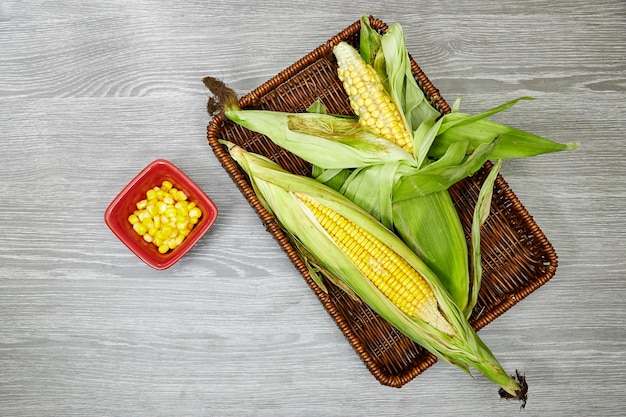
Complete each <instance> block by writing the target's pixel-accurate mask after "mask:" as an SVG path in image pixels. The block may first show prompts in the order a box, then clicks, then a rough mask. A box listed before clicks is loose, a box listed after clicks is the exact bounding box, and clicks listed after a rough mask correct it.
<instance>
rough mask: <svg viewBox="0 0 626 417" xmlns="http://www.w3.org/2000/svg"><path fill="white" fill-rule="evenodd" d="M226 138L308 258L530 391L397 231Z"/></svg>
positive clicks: (460, 358)
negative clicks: (504, 366)
mask: <svg viewBox="0 0 626 417" xmlns="http://www.w3.org/2000/svg"><path fill="white" fill-rule="evenodd" d="M223 143H224V144H225V145H226V146H227V148H228V150H229V152H230V155H231V156H232V157H233V159H235V161H237V162H238V163H239V165H240V166H241V167H242V169H243V170H244V171H245V172H246V173H247V174H248V177H249V179H250V182H251V184H252V187H253V189H254V190H255V193H256V195H257V196H258V198H259V200H260V201H261V203H262V204H263V205H264V207H265V208H266V209H267V210H268V211H269V212H270V213H272V214H273V215H274V216H275V218H276V220H277V221H278V223H279V224H280V225H281V227H282V228H283V229H284V230H285V232H286V233H287V235H288V236H290V237H291V238H292V240H293V241H294V242H297V244H296V245H295V247H304V248H305V249H306V250H302V251H301V253H302V256H303V257H304V258H306V259H307V260H308V262H309V264H313V265H318V266H319V270H322V271H325V273H326V274H327V275H326V276H327V278H329V279H331V280H332V281H333V282H336V283H338V285H340V287H341V288H345V289H347V290H348V291H350V292H351V293H352V294H353V295H355V296H356V297H358V298H359V299H361V300H362V301H363V302H365V303H366V304H367V305H368V306H370V307H371V308H372V309H373V310H374V311H375V312H376V313H378V314H379V315H380V316H381V317H382V318H383V319H385V320H387V321H388V322H389V323H390V324H392V325H393V326H395V327H396V328H397V329H398V330H400V331H401V332H403V333H404V334H405V335H406V336H407V337H409V338H411V339H412V340H414V341H415V342H417V343H418V344H420V345H421V346H423V347H424V348H426V349H427V350H429V351H430V352H432V353H433V354H435V355H436V356H437V357H439V358H441V359H443V360H445V361H447V362H449V363H451V364H454V365H456V366H458V367H460V368H461V369H463V370H465V371H466V372H468V373H469V371H470V367H473V368H475V369H477V370H478V371H480V372H481V373H483V374H484V375H485V376H486V377H487V378H489V379H490V380H492V381H493V382H494V383H496V384H498V385H499V386H500V387H501V389H503V390H504V391H506V392H507V393H508V395H510V396H513V397H518V398H520V399H523V398H525V395H526V387H525V386H524V385H520V384H518V383H517V382H516V381H515V379H514V378H513V377H510V376H509V375H507V373H506V372H505V371H504V370H503V369H502V367H501V365H500V364H499V363H498V361H497V359H496V358H495V357H494V356H493V354H492V352H491V351H490V350H489V349H488V348H487V346H485V344H484V343H483V342H482V341H481V340H480V338H479V337H478V335H477V334H476V332H475V331H474V330H473V328H472V327H471V325H470V324H469V323H468V321H467V320H466V318H465V317H464V315H463V313H462V312H461V311H460V310H459V308H458V306H457V305H456V304H455V303H454V302H453V301H452V300H451V299H450V297H449V295H448V293H447V291H446V290H445V289H444V288H443V287H442V285H441V283H440V281H439V279H438V277H437V276H436V275H435V274H434V273H433V272H432V271H431V270H430V269H429V268H428V267H427V266H426V264H425V263H424V262H423V261H422V260H421V259H420V258H419V257H418V256H417V255H415V253H414V252H413V251H412V250H411V249H410V248H408V247H407V246H406V245H405V244H404V243H403V242H402V240H400V239H399V238H398V237H397V236H396V235H395V234H393V233H392V232H391V231H389V230H388V229H387V228H385V227H384V226H383V225H382V224H381V223H380V222H378V221H377V220H376V219H374V218H373V217H372V216H371V215H369V214H368V213H367V212H365V211H364V210H362V209H361V208H360V207H358V206H357V205H356V204H354V203H352V202H351V201H350V200H349V199H347V198H346V197H344V196H343V195H341V194H340V193H338V192H336V191H334V190H332V189H330V188H328V187H326V186H324V185H323V184H321V183H319V182H318V181H315V180H314V179H312V178H310V177H305V176H300V175H295V174H292V173H290V172H288V171H285V170H283V169H282V168H280V167H279V166H278V165H276V164H275V163H274V162H272V161H270V160H269V159H267V158H265V157H262V156H260V155H256V154H253V153H249V152H246V151H245V150H243V149H242V148H241V147H239V146H236V145H234V144H232V143H229V142H223ZM311 273H312V274H316V272H315V270H313V269H311ZM316 282H319V280H317V279H316Z"/></svg>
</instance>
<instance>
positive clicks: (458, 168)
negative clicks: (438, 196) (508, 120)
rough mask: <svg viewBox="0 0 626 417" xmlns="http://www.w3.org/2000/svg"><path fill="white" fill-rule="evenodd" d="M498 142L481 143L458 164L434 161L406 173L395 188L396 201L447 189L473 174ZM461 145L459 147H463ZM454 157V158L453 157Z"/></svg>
mask: <svg viewBox="0 0 626 417" xmlns="http://www.w3.org/2000/svg"><path fill="white" fill-rule="evenodd" d="M497 143H498V139H496V140H493V141H492V142H491V143H484V144H481V145H480V146H479V147H478V148H476V150H474V152H472V153H471V154H470V155H469V156H468V157H467V158H465V159H464V160H463V162H462V163H460V164H458V165H441V164H436V163H433V164H431V165H428V166H426V167H425V168H422V169H420V170H416V171H415V172H414V173H413V174H411V175H405V176H404V177H402V178H401V179H400V180H399V181H398V185H397V187H396V189H395V190H394V203H395V202H400V201H402V200H404V199H405V198H412V197H413V196H416V195H426V194H429V193H436V192H439V191H442V190H447V189H448V188H450V187H451V186H452V185H453V184H455V183H456V182H458V181H460V180H462V179H463V178H466V177H468V176H470V175H472V174H473V173H474V172H476V171H478V170H479V169H480V167H482V166H483V165H484V163H485V162H486V161H487V160H488V159H489V158H490V156H491V154H492V153H493V150H494V149H495V147H496V145H497ZM461 148H462V146H459V147H458V148H455V149H457V152H455V153H458V149H461ZM451 159H452V158H451Z"/></svg>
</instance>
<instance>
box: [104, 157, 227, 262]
mask: <svg viewBox="0 0 626 417" xmlns="http://www.w3.org/2000/svg"><path fill="white" fill-rule="evenodd" d="M165 180H167V181H169V182H171V183H172V184H173V185H174V187H176V188H177V189H179V190H181V191H183V192H184V193H185V194H187V197H188V201H193V202H194V203H195V204H196V206H197V207H198V208H200V210H202V216H201V217H200V220H199V221H198V223H196V225H195V226H194V227H193V229H192V230H191V232H190V233H189V235H187V237H186V238H185V240H183V242H182V243H181V244H180V245H179V246H178V247H176V248H174V249H172V250H170V251H168V252H167V253H164V254H162V253H160V252H159V251H158V249H157V247H156V245H154V244H153V243H149V242H146V241H145V240H144V239H143V237H141V236H140V235H139V234H138V233H137V232H135V231H134V230H133V227H132V225H131V224H130V223H129V221H128V216H130V215H131V214H133V212H134V211H135V210H136V209H137V202H138V201H140V200H143V199H145V198H146V192H147V191H148V190H150V189H151V188H153V187H155V186H159V187H160V186H161V184H162V182H163V181H165ZM216 218H217V207H216V206H215V204H214V203H213V201H211V199H210V198H209V197H208V196H207V195H206V194H205V193H204V192H203V191H202V189H200V187H198V186H197V185H196V184H195V183H194V182H193V181H192V180H191V179H189V177H187V175H185V173H183V171H181V170H180V169H179V168H178V167H176V166H175V165H174V164H172V163H171V162H169V161H166V160H165V159H157V160H155V161H153V162H152V163H150V165H148V166H147V167H145V168H144V169H143V170H142V171H141V172H140V173H139V174H137V176H136V177H135V178H133V180H132V181H131V182H129V183H128V185H126V187H124V189H123V190H122V191H121V192H120V193H119V194H118V195H117V197H115V199H114V200H113V201H112V202H111V204H110V205H109V207H108V208H107V209H106V211H105V213H104V221H105V222H106V224H107V226H109V228H110V229H111V231H112V232H113V233H114V234H115V235H116V236H117V237H118V238H119V239H120V240H121V241H122V243H124V245H126V246H127V247H128V248H129V249H130V250H131V251H132V252H133V253H134V254H135V255H137V256H138V257H139V258H140V259H141V260H142V261H144V262H145V263H147V264H148V265H150V266H151V267H153V268H155V269H166V268H169V267H170V266H172V265H174V264H175V263H176V262H178V261H179V260H180V258H182V257H183V256H184V255H185V254H186V253H187V252H189V250H190V249H191V248H192V247H193V245H195V244H196V242H198V240H200V238H201V237H202V236H203V235H204V234H205V233H206V232H207V230H209V228H210V227H211V225H212V224H213V223H214V222H215V219H216Z"/></svg>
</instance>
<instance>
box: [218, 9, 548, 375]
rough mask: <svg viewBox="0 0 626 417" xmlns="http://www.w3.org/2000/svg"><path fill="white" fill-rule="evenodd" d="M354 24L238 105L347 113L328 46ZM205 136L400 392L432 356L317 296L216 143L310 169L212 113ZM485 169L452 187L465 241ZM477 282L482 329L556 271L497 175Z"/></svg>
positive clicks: (352, 338) (334, 294)
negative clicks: (321, 106)
mask: <svg viewBox="0 0 626 417" xmlns="http://www.w3.org/2000/svg"><path fill="white" fill-rule="evenodd" d="M370 23H371V25H372V27H373V28H375V29H377V30H379V31H380V32H381V33H383V32H384V31H385V30H386V29H387V26H386V24H385V23H384V22H381V21H380V20H378V19H374V18H372V17H370ZM359 30H360V22H359V21H357V22H355V23H353V24H352V25H350V26H349V27H347V28H346V29H344V30H343V31H342V32H340V33H338V34H337V35H335V36H334V37H332V38H331V39H330V40H329V41H328V42H326V43H325V44H323V45H320V46H319V47H318V48H316V49H315V50H313V51H311V52H310V53H308V54H307V55H306V56H304V57H303V58H302V59H300V60H299V61H297V62H295V63H294V64H292V65H291V66H289V67H288V68H286V69H284V70H283V71H281V72H280V73H279V74H277V75H276V76H275V77H273V78H272V79H270V80H268V81H267V82H265V83H264V84H262V85H261V86H259V87H257V88H256V89H254V90H253V91H251V92H250V93H249V94H247V95H246V96H244V97H242V98H241V100H240V106H241V108H244V109H245V108H260V109H268V110H276V111H285V112H303V111H305V110H306V109H307V108H308V107H309V106H311V105H312V104H313V103H314V102H316V101H317V100H320V101H321V102H322V103H323V104H324V105H325V106H326V107H327V109H328V111H329V112H330V113H336V114H351V112H352V111H351V109H350V105H349V103H348V98H347V95H346V93H345V92H344V90H343V87H342V85H341V82H340V81H339V79H338V77H337V72H336V71H337V65H336V63H335V60H334V57H333V55H332V48H333V46H335V45H336V44H337V43H339V42H340V41H342V40H345V41H348V42H350V43H352V44H353V45H355V46H356V45H357V43H358V35H359ZM411 65H412V69H413V74H414V75H415V78H416V80H417V81H418V84H419V86H420V87H421V88H422V90H423V91H424V93H425V94H426V97H427V98H428V99H429V101H430V103H431V104H432V105H433V106H434V107H435V108H437V109H438V110H439V111H440V112H442V113H448V112H449V111H450V107H449V106H448V104H447V103H446V102H445V100H444V99H443V98H442V97H441V95H440V94H439V91H438V90H437V89H436V88H435V87H434V86H433V84H432V83H431V82H430V80H429V79H428V78H427V77H426V75H425V74H424V73H423V71H422V70H421V68H420V67H419V66H418V65H417V64H416V63H415V61H414V60H413V59H411ZM207 138H208V141H209V144H210V146H211V147H212V149H213V152H214V153H215V155H216V157H217V158H218V159H219V161H220V162H221V163H222V165H223V167H224V169H225V170H226V171H227V172H228V174H229V175H230V176H231V178H232V179H233V181H234V182H235V184H236V185H237V187H238V188H239V190H240V191H241V192H242V193H243V195H244V196H245V198H246V199H247V200H248V202H249V203H250V205H251V206H252V207H253V208H254V210H255V211H256V213H257V214H258V215H259V218H260V219H261V221H262V222H263V224H264V225H265V227H266V229H267V231H268V232H269V233H271V234H272V235H273V236H274V238H275V239H276V240H277V242H278V244H279V245H280V246H281V248H282V249H283V250H284V252H285V253H286V255H287V256H288V258H289V259H290V260H291V262H292V263H293V264H294V266H295V267H296V269H297V270H298V271H299V272H300V274H301V275H302V276H303V278H304V279H305V280H306V281H307V283H308V284H309V286H310V287H311V289H312V291H313V292H314V293H315V295H316V296H317V297H318V299H319V300H320V302H321V303H322V304H323V306H324V308H325V309H326V310H327V312H328V313H329V314H330V316H331V317H332V318H333V320H334V321H335V323H336V324H337V326H338V327H339V329H340V330H341V331H342V332H343V334H344V335H345V336H346V338H347V340H348V342H349V343H350V344H351V345H352V347H353V348H354V349H355V351H356V352H357V354H358V355H359V356H360V358H361V359H362V361H363V362H364V364H365V365H366V367H367V369H368V370H369V371H370V372H371V373H372V375H373V376H374V377H375V378H376V379H377V380H378V381H379V382H380V383H381V384H384V385H388V386H392V387H401V386H403V385H404V384H406V383H407V382H409V381H411V380H412V379H413V378H415V377H416V376H418V375H419V374H421V373H422V372H424V371H425V370H426V369H428V368H429V367H430V366H432V365H433V364H434V363H435V362H436V358H435V356H433V355H432V354H430V353H429V352H427V351H425V350H424V349H423V348H422V347H420V346H419V345H417V344H416V343H414V342H413V341H411V340H410V339H408V338H407V337H405V336H404V335H402V334H401V333H400V332H399V331H397V330H396V329H395V328H393V327H392V326H391V325H390V324H389V323H387V322H386V321H385V320H383V319H381V318H380V317H379V316H378V315H377V314H376V313H374V312H373V311H372V310H371V309H370V308H369V307H367V306H366V305H365V304H364V303H358V302H355V301H354V300H352V299H351V298H350V297H349V296H347V295H346V294H345V293H343V292H342V291H341V290H340V289H338V288H337V287H335V286H334V285H332V284H331V283H330V282H327V283H326V285H327V288H328V290H329V292H328V294H326V293H324V292H323V291H321V290H320V289H319V288H318V286H317V285H316V284H315V282H314V281H313V280H312V278H311V277H310V275H309V272H308V270H307V268H306V265H305V264H304V262H303V261H302V259H301V258H300V257H299V255H298V253H297V252H296V251H295V249H294V247H293V246H292V245H291V242H290V241H289V239H288V238H287V237H286V235H285V234H284V233H283V231H282V230H281V228H280V227H279V226H278V224H277V223H276V221H275V220H274V218H273V216H272V215H271V214H270V213H269V212H268V211H267V210H265V208H264V207H263V206H262V205H261V203H260V201H259V200H258V198H257V196H256V195H255V193H254V191H253V190H252V188H251V185H250V183H249V182H248V179H247V177H246V175H245V174H244V173H243V172H242V171H241V170H240V168H239V166H238V165H237V164H236V163H235V162H234V160H233V159H232V158H231V157H230V155H229V154H228V152H227V151H226V149H225V147H224V146H222V145H221V144H220V143H219V140H221V139H224V140H228V141H231V142H233V143H236V144H238V145H241V146H242V147H243V148H244V149H246V150H248V151H250V152H256V153H259V154H262V155H265V156H267V157H268V158H270V159H272V160H273V161H275V162H276V163H278V164H279V165H281V166H282V167H283V168H285V169H287V170H289V171H291V172H293V173H296V174H301V175H310V173H311V166H310V165H309V164H308V163H306V162H305V161H303V160H302V159H300V158H298V157H297V156H295V155H293V154H291V153H289V152H287V151H286V150H284V149H282V148H280V147H278V146H276V145H275V144H274V143H273V142H272V141H270V140H269V139H268V138H266V137H265V136H263V135H260V134H257V133H254V132H251V131H249V130H247V129H245V128H242V127H240V126H237V125H235V124H234V123H232V122H230V121H229V120H227V119H226V118H225V117H224V115H223V114H222V113H220V114H218V115H216V116H215V117H214V118H213V119H212V120H211V122H210V124H209V126H208V128H207ZM490 169H491V164H490V163H487V164H485V166H484V167H483V168H482V169H481V170H480V171H478V172H477V173H476V174H474V175H473V176H472V177H470V178H467V179H465V180H463V181H461V182H459V183H457V184H455V185H454V186H453V187H452V188H451V189H450V195H451V197H452V199H453V201H454V204H455V207H456V209H457V211H458V213H459V216H460V219H461V223H462V224H463V227H464V230H465V233H466V237H468V238H469V231H470V228H471V222H472V215H473V210H474V206H475V204H476V200H477V198H478V192H479V190H480V185H481V184H482V181H483V179H484V178H485V176H486V175H487V174H488V172H489V170H490ZM481 246H482V263H483V284H482V287H481V291H480V294H479V299H478V304H477V305H476V307H475V309H474V314H473V315H472V317H471V318H470V322H471V323H472V325H473V326H474V328H475V329H476V330H479V329H481V328H482V327H484V326H485V325H487V324H488V323H490V322H491V321H493V320H495V319H496V318H497V317H498V316H500V315H501V314H503V313H504V312H506V311H507V310H508V309H510V308H511V307H513V306H514V305H515V304H516V303H517V302H519V301H520V300H522V299H523V298H525V297H526V296H528V295H529V294H530V293H532V292H533V291H535V290H536V289H537V288H539V287H540V286H542V285H543V284H545V283H546V282H547V281H548V280H550V279H551V278H552V276H553V275H554V273H555V271H556V267H557V256H556V253H555V251H554V249H553V247H552V245H551V244H550V242H549V241H548V240H547V238H546V237H545V236H544V235H543V232H542V231H541V230H540V229H539V227H538V226H537V224H536V223H535V222H534V220H533V219H532V217H531V216H530V214H529V213H528V212H527V211H526V209H525V208H524V207H523V205H522V204H521V202H520V201H519V200H518V198H517V197H516V195H515V194H514V192H513V191H512V190H511V189H510V188H509V186H508V185H507V183H506V181H505V180H504V179H503V178H502V176H498V179H497V180H496V184H495V189H494V196H493V200H492V207H491V213H490V216H489V218H488V219H487V222H486V223H485V225H484V227H483V229H482V231H481Z"/></svg>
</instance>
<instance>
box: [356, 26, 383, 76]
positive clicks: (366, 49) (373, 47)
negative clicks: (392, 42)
mask: <svg viewBox="0 0 626 417" xmlns="http://www.w3.org/2000/svg"><path fill="white" fill-rule="evenodd" d="M380 41H381V34H380V33H378V32H377V31H376V30H374V28H372V26H371V25H370V20H369V18H368V17H367V16H362V17H361V30H360V33H359V53H360V55H361V58H363V60H364V61H365V62H366V63H368V64H370V65H372V66H373V65H374V60H375V58H376V55H377V54H378V52H379V51H380Z"/></svg>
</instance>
